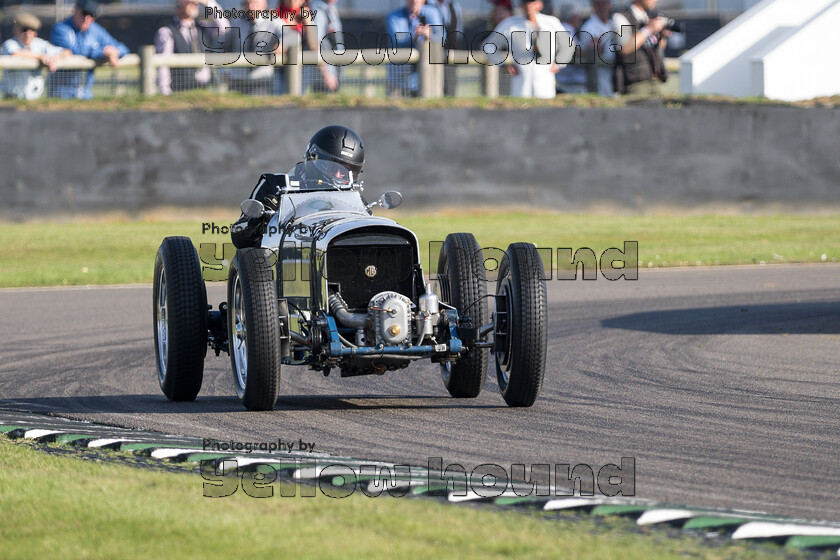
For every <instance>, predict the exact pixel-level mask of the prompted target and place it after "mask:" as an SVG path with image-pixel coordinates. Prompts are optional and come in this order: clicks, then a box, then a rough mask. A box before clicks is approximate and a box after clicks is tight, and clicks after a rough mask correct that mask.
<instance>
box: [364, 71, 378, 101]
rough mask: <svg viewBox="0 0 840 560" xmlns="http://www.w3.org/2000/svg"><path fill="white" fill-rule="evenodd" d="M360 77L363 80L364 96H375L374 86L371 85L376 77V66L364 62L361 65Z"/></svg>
mask: <svg viewBox="0 0 840 560" xmlns="http://www.w3.org/2000/svg"><path fill="white" fill-rule="evenodd" d="M362 78H364V82H365V85H364V90H363V93H362V95H364V96H365V97H376V87H375V86H374V85H373V80H374V79H375V78H376V67H375V66H371V65H370V64H365V65H364V66H363V67H362Z"/></svg>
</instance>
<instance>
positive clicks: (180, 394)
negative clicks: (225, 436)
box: [152, 237, 207, 401]
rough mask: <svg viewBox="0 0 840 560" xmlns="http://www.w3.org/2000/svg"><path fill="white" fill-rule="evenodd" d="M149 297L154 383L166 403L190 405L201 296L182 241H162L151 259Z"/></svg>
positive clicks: (203, 340)
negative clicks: (150, 304)
mask: <svg viewBox="0 0 840 560" xmlns="http://www.w3.org/2000/svg"><path fill="white" fill-rule="evenodd" d="M154 278H155V279H154V287H153V290H152V293H153V301H152V304H153V311H154V334H155V356H156V362H157V371H158V381H159V382H160V388H161V389H162V390H163V394H164V395H166V398H168V399H169V400H170V401H193V400H195V398H196V396H198V392H199V390H201V382H202V380H203V378H204V356H205V354H206V353H207V292H206V289H205V286H204V280H202V278H201V263H200V261H199V260H198V252H196V250H195V247H194V246H193V244H192V241H190V239H189V238H188V237H167V238H166V239H164V240H163V243H161V245H160V248H159V249H158V252H157V256H156V257H155V277H154Z"/></svg>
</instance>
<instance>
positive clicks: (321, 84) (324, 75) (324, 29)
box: [304, 0, 344, 93]
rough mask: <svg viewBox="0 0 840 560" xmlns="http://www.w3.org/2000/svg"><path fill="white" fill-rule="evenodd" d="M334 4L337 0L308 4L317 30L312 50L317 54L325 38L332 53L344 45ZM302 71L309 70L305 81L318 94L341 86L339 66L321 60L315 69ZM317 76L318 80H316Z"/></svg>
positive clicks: (323, 0) (316, 0)
mask: <svg viewBox="0 0 840 560" xmlns="http://www.w3.org/2000/svg"><path fill="white" fill-rule="evenodd" d="M336 4H337V0H312V3H311V4H310V7H311V11H314V12H315V18H314V20H315V27H316V28H317V30H318V37H317V41H316V44H315V48H314V49H313V50H316V51H317V52H321V47H322V45H323V44H324V39H325V38H326V40H327V44H328V45H329V46H330V48H332V50H333V51H337V50H338V45H343V44H344V30H343V28H342V25H341V17H340V16H339V15H338V8H337V7H336ZM304 69H305V70H309V74H310V75H311V78H310V79H309V80H305V81H309V82H311V84H312V91H315V92H320V93H329V92H334V91H338V88H339V86H340V84H341V73H342V72H341V70H342V68H341V66H333V65H331V64H327V63H325V62H324V61H323V60H321V62H320V63H319V64H318V68H317V69H313V68H312V67H306V66H305V67H304ZM319 74H320V80H319V79H318V78H319Z"/></svg>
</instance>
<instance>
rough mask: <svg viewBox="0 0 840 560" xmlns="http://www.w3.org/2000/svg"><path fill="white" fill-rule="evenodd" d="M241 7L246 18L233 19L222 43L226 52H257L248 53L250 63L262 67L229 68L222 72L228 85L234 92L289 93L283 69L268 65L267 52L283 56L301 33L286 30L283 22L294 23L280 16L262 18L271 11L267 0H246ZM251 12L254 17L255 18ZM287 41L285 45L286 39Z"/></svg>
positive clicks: (252, 93) (254, 93) (286, 23)
mask: <svg viewBox="0 0 840 560" xmlns="http://www.w3.org/2000/svg"><path fill="white" fill-rule="evenodd" d="M242 9H243V10H245V11H246V12H250V14H247V13H246V17H245V18H237V19H233V20H231V22H230V27H228V31H227V33H226V34H225V36H224V39H223V44H224V49H225V51H226V52H233V53H258V54H259V55H261V56H260V57H258V58H256V59H255V57H254V55H253V54H246V55H245V56H246V57H247V59H248V60H249V61H251V62H255V63H256V62H259V63H260V65H259V66H251V67H239V68H226V69H225V71H224V74H223V77H224V79H225V82H226V83H227V85H228V87H229V88H230V89H232V90H234V91H239V92H242V93H248V94H251V95H268V94H271V93H274V94H277V95H280V94H283V93H285V92H286V87H285V81H284V80H283V73H282V69H277V68H274V66H271V65H269V64H267V62H268V61H267V58H266V57H265V55H270V54H274V55H277V56H282V53H283V50H284V49H288V47H289V46H291V44H293V43H294V42H296V41H297V40H299V37H300V36H299V34H297V33H295V31H294V30H287V31H286V33H285V34H284V33H283V26H284V25H295V24H294V23H293V22H289V21H286V20H283V19H280V18H277V19H271V18H270V17H263V15H264V14H265V13H266V11H267V10H268V0H243V2H242ZM248 15H251V16H255V17H253V18H249V17H247V16H248ZM284 41H285V42H286V43H287V44H285V45H284V44H283V42H284Z"/></svg>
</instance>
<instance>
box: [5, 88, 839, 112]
mask: <svg viewBox="0 0 840 560" xmlns="http://www.w3.org/2000/svg"><path fill="white" fill-rule="evenodd" d="M104 95H107V94H104ZM637 101H638V100H633V99H631V98H626V97H622V98H610V97H599V96H597V95H594V94H580V95H559V96H557V97H556V98H554V99H522V98H512V97H501V98H496V99H489V98H486V97H481V96H478V97H458V98H440V99H391V98H387V97H372V98H369V97H363V96H360V95H347V94H343V93H340V94H336V95H323V94H309V95H305V96H291V95H279V96H250V95H243V94H239V93H235V92H227V93H225V94H219V93H214V92H209V91H190V92H182V93H177V94H173V95H169V96H162V95H158V96H151V97H149V96H143V95H139V94H136V93H133V94H127V95H120V96H112V97H101V98H97V99H92V100H78V99H54V98H48V97H44V98H41V99H35V100H24V101H21V100H17V99H10V100H0V108H2V107H8V108H11V109H15V110H18V111H185V110H191V109H195V110H203V111H221V110H240V109H261V110H264V109H265V108H267V107H295V108H301V109H306V108H339V109H340V108H368V107H376V108H380V107H393V108H396V109H449V108H476V109H485V110H505V109H529V108H534V107H556V108H562V107H570V108H577V109H585V108H607V109H609V108H616V107H625V106H628V105H631V104H633V103H634V102H637ZM697 104H703V105H706V104H718V105H738V106H743V105H749V106H754V105H775V106H794V107H837V106H840V96H837V95H835V96H833V97H820V98H815V99H809V100H806V101H797V102H791V103H788V102H782V101H772V100H769V99H766V98H761V97H750V98H734V97H730V96H723V95H676V94H674V95H667V96H665V97H663V99H662V105H663V106H665V107H669V108H680V107H689V106H692V105H697Z"/></svg>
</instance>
